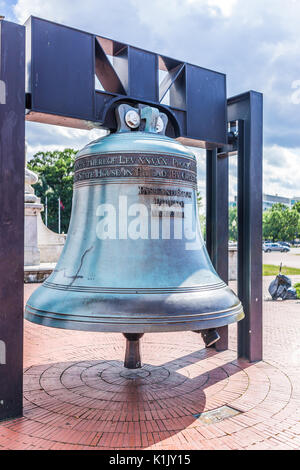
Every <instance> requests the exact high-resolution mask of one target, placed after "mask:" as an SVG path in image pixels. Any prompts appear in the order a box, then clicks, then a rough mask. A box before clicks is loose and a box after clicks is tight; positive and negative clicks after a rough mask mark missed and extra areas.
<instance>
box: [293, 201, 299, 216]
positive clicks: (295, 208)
mask: <svg viewBox="0 0 300 470" xmlns="http://www.w3.org/2000/svg"><path fill="white" fill-rule="evenodd" d="M293 210H294V211H297V212H298V213H299V214H300V201H298V202H295V204H294V205H293Z"/></svg>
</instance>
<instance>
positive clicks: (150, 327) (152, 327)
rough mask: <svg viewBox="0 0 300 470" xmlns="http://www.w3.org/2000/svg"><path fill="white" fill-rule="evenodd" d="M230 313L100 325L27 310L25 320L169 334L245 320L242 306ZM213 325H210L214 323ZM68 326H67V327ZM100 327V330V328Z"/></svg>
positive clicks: (79, 327)
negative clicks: (172, 320) (57, 317)
mask: <svg viewBox="0 0 300 470" xmlns="http://www.w3.org/2000/svg"><path fill="white" fill-rule="evenodd" d="M228 311H229V312H230V313H229V314H228V315H226V316H224V315H223V316H220V317H213V318H205V319H201V318H198V319H196V318H194V319H193V320H192V321H187V320H186V319H182V320H181V321H178V322H173V323H172V322H170V321H169V322H167V321H165V322H159V323H153V322H152V323H128V322H127V323H124V324H122V323H120V322H118V323H117V322H116V323H109V322H107V323H100V322H95V323H91V322H85V321H74V320H72V319H69V320H67V319H63V320H61V319H54V318H52V317H49V316H43V315H37V314H32V313H30V312H28V311H27V306H26V310H25V319H26V320H28V321H30V322H32V323H35V324H38V325H40V326H46V327H51V328H58V329H64V330H75V331H86V332H94V333H96V332H98V333H101V332H103V333H167V332H170V333H171V332H176V331H177V332H178V331H196V330H205V329H209V328H221V327H223V326H227V325H229V324H231V323H237V322H239V321H241V320H242V319H243V318H245V314H244V309H243V307H242V305H241V304H240V309H239V310H235V311H234V310H233V309H229V310H228ZM212 322H213V324H210V323H212ZM65 325H66V326H65ZM99 326H100V328H99Z"/></svg>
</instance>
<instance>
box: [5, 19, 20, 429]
mask: <svg viewBox="0 0 300 470" xmlns="http://www.w3.org/2000/svg"><path fill="white" fill-rule="evenodd" d="M0 87H1V93H0V420H3V419H9V418H14V417H17V416H21V415H22V400H23V288H24V166H25V119H24V115H25V28H24V27H23V26H19V25H17V24H15V23H10V22H7V21H0Z"/></svg>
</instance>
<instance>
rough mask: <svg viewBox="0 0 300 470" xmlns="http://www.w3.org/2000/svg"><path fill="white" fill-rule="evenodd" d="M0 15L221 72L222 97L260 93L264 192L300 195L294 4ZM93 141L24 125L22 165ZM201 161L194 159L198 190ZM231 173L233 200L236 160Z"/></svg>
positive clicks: (9, 3) (43, 6)
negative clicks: (45, 22)
mask: <svg viewBox="0 0 300 470" xmlns="http://www.w3.org/2000/svg"><path fill="white" fill-rule="evenodd" d="M0 14H2V15H5V17H6V18H5V19H7V20H11V21H15V22H18V23H20V24H23V23H24V22H25V20H26V19H27V18H28V17H29V16H30V15H35V16H39V17H41V18H45V19H49V20H53V21H56V22H59V23H63V24H66V25H68V26H74V27H76V28H79V29H82V30H85V31H88V32H91V33H96V34H99V35H101V36H106V37H109V38H112V39H115V40H119V41H121V42H125V43H129V44H132V45H134V46H138V47H141V48H143V49H148V50H151V51H155V52H158V53H161V54H163V55H166V56H170V57H174V58H177V59H179V60H183V61H187V62H190V63H194V64H196V65H199V66H202V67H206V68H209V69H212V70H216V71H219V72H222V73H225V74H226V75H227V94H228V97H229V96H233V95H236V94H239V93H242V92H245V91H248V90H251V89H252V90H256V91H259V92H262V93H263V94H264V192H266V193H268V194H278V195H281V196H287V197H293V196H300V33H299V30H300V0H264V1H261V0H151V1H149V2H147V1H145V0H109V1H108V0H85V1H84V2H82V0H47V2H45V0H18V1H16V0H0ZM98 136H99V130H92V131H89V132H87V131H82V130H76V129H69V128H63V127H58V126H46V125H45V124H38V123H27V124H26V140H27V146H28V158H30V157H31V156H32V155H33V154H34V153H35V152H37V151H39V150H48V149H49V150H54V149H63V148H66V147H73V148H76V149H79V148H81V147H83V146H84V145H85V144H86V143H87V142H89V141H90V140H94V139H95V138H97V137H98ZM204 161H205V159H204V158H203V155H202V154H201V152H200V157H199V165H198V168H199V172H200V175H199V176H200V186H201V187H203V184H202V183H203V178H201V175H202V174H203V175H204V171H205V165H204ZM230 171H231V179H230V182H231V185H230V186H231V198H232V197H233V195H234V193H235V191H236V177H235V174H236V158H235V157H232V159H231V164H230ZM201 181H202V182H201ZM201 187H200V190H201Z"/></svg>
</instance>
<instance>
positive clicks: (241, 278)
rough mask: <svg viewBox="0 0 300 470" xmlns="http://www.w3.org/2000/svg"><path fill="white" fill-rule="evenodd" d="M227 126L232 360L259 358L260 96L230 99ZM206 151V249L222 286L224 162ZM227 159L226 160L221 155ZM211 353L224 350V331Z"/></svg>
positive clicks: (225, 231) (225, 245)
mask: <svg viewBox="0 0 300 470" xmlns="http://www.w3.org/2000/svg"><path fill="white" fill-rule="evenodd" d="M227 105H228V121H229V122H234V121H237V122H238V139H237V153H238V296H239V298H240V300H241V301H242V304H243V306H244V311H245V319H244V320H242V321H241V322H239V323H238V345H237V348H238V357H239V358H244V359H246V360H248V361H250V362H255V361H260V360H262V358H263V344H262V343H263V338H262V332H263V318H262V146H263V139H262V129H263V97H262V94H261V93H257V92H254V91H250V92H247V93H244V94H242V95H239V96H235V97H233V98H230V99H229V100H228V102H227ZM221 155H222V156H221V157H218V153H217V150H212V151H211V150H209V151H207V191H206V192H207V223H206V231H207V249H208V252H209V254H210V256H211V259H212V262H213V265H214V267H215V269H216V270H217V272H218V274H219V275H220V277H221V278H222V279H223V280H224V281H225V282H228V158H226V156H225V157H224V153H222V154H221ZM227 157H228V155H227ZM219 333H220V334H221V338H222V339H221V340H220V341H219V343H217V346H216V347H217V349H218V350H223V349H227V348H228V327H224V328H222V330H221V329H220V330H219Z"/></svg>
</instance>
